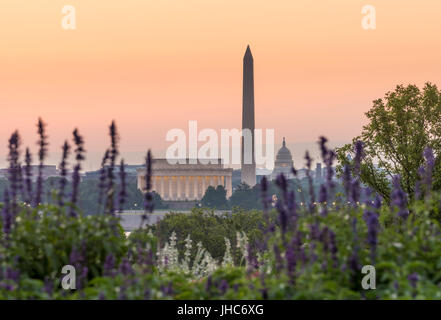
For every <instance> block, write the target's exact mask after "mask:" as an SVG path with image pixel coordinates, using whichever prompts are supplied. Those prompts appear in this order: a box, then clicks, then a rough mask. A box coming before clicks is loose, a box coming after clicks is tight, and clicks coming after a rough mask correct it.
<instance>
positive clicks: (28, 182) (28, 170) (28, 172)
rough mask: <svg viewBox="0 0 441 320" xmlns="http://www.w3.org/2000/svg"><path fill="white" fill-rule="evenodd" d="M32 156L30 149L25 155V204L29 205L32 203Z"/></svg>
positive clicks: (27, 149)
mask: <svg viewBox="0 0 441 320" xmlns="http://www.w3.org/2000/svg"><path fill="white" fill-rule="evenodd" d="M31 164H32V156H31V152H30V151H29V148H26V153H25V168H24V171H25V188H26V197H25V202H26V203H28V204H31V203H32V167H31Z"/></svg>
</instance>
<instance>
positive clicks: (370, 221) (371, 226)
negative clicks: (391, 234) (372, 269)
mask: <svg viewBox="0 0 441 320" xmlns="http://www.w3.org/2000/svg"><path fill="white" fill-rule="evenodd" d="M370 199H371V190H370V189H369V188H367V189H366V204H367V206H366V209H365V212H364V214H363V219H364V221H365V222H366V225H367V229H368V235H367V243H368V244H369V247H370V251H371V261H372V264H374V263H375V258H376V248H377V244H378V229H379V227H380V223H379V221H378V212H376V211H377V210H378V209H379V208H380V206H381V200H379V199H378V195H377V196H376V198H375V201H374V202H373V204H372V201H371V200H370ZM379 203H380V205H379ZM372 209H376V210H375V211H373V210H372Z"/></svg>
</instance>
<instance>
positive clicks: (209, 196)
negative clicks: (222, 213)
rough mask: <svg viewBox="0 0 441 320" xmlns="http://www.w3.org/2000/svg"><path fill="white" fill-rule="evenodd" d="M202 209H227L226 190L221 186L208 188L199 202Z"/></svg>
mask: <svg viewBox="0 0 441 320" xmlns="http://www.w3.org/2000/svg"><path fill="white" fill-rule="evenodd" d="M201 203H202V205H203V206H204V207H207V208H213V209H227V208H228V200H227V190H225V188H224V187H223V186H220V185H219V186H217V187H216V189H215V188H214V187H213V186H209V187H208V188H207V190H206V191H205V194H204V197H203V198H202V200H201Z"/></svg>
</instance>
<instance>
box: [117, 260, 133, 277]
mask: <svg viewBox="0 0 441 320" xmlns="http://www.w3.org/2000/svg"><path fill="white" fill-rule="evenodd" d="M119 271H120V272H121V273H122V274H123V275H125V276H128V275H133V274H135V272H134V271H133V269H132V265H131V264H130V262H129V260H128V259H127V258H124V259H123V260H122V261H121V264H120V266H119Z"/></svg>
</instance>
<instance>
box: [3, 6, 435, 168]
mask: <svg viewBox="0 0 441 320" xmlns="http://www.w3.org/2000/svg"><path fill="white" fill-rule="evenodd" d="M366 4H370V5H374V6H375V8H376V11H377V29H376V30H363V29H362V27H361V19H362V14H361V8H362V7H363V6H364V5H366ZM64 5H74V6H75V7H76V16H77V29H76V30H64V29H63V28H62V27H61V19H62V17H63V15H62V12H61V10H62V7H63V6H64ZM440 12H441V2H440V1H439V0H432V1H429V0H420V1H410V0H387V1H384V0H381V1H378V0H364V1H358V0H333V1H330V0H322V1H311V0H296V1H294V0H289V1H277V0H274V1H258V0H254V1H251V0H246V1H241V0H204V1H202V0H187V1H181V0H179V1H178V0H174V1H171V0H161V1H148V0H145V1H141V0H124V1H116V0H93V1H90V0H32V1H30V0H2V1H1V2H0V40H1V42H0V46H1V50H0V105H1V108H2V111H3V112H2V114H1V117H0V137H1V139H0V150H1V152H0V157H1V160H0V165H1V166H2V167H3V166H5V165H6V162H5V159H6V146H7V140H8V138H9V135H10V134H11V132H12V131H13V130H14V129H18V130H19V131H20V133H21V135H22V138H23V144H24V145H31V146H32V147H33V148H34V150H35V141H36V138H37V137H36V134H35V132H36V127H35V124H36V121H37V118H38V117H39V116H41V117H42V118H43V119H44V120H45V121H46V122H47V123H48V134H49V136H50V143H51V149H50V159H49V162H50V163H54V164H55V163H57V162H58V161H59V159H58V158H59V154H60V152H59V150H58V149H59V147H60V146H61V144H62V142H63V140H64V139H65V138H67V137H69V138H70V136H71V132H72V130H73V128H74V127H75V126H77V127H78V128H79V130H80V132H81V133H82V134H83V135H84V137H85V140H86V149H87V151H88V162H87V163H86V165H85V166H84V169H86V170H89V169H93V168H97V167H98V166H99V157H101V156H102V153H103V152H104V150H105V147H106V146H107V144H108V138H107V131H108V130H107V126H108V125H109V123H110V121H111V120H112V119H115V120H116V121H117V125H118V129H119V132H120V134H121V150H122V154H123V157H124V158H125V159H126V162H128V163H141V162H142V161H143V156H144V153H145V151H146V150H147V148H149V147H150V148H152V149H153V151H154V154H156V155H162V153H163V152H164V150H165V149H166V147H167V146H168V145H169V144H170V143H169V142H166V141H165V135H166V132H167V131H168V130H169V129H172V128H182V129H184V130H187V126H188V121H189V120H197V121H198V126H199V128H200V129H203V128H213V129H216V130H220V129H221V128H240V127H241V112H242V105H241V103H242V97H241V95H242V58H243V54H244V52H245V49H246V45H247V44H250V46H251V50H252V52H253V55H254V68H255V70H254V72H255V92H256V97H255V99H256V110H255V111H256V128H274V129H275V136H276V144H277V145H276V150H277V148H278V147H279V146H280V144H281V140H282V137H283V136H285V137H286V139H287V142H288V147H290V148H291V150H292V152H293V155H294V162H295V163H296V164H297V166H300V165H298V163H299V162H300V161H301V162H302V163H303V161H302V160H301V159H302V156H303V153H304V151H305V148H306V146H308V147H310V149H312V150H313V151H316V149H317V148H316V147H315V146H314V145H311V143H312V144H314V143H315V142H316V141H317V140H318V137H319V136H320V135H326V136H327V137H328V138H329V139H330V140H331V141H334V142H335V143H337V144H338V143H343V142H347V141H349V140H350V139H351V138H352V137H353V136H355V135H357V134H359V132H360V130H361V127H362V125H363V124H364V123H365V121H366V120H365V117H364V113H365V112H366V111H367V110H368V109H369V108H370V106H371V102H372V100H374V99H376V98H380V97H383V96H384V93H385V92H387V91H389V90H393V88H394V87H395V85H397V84H408V83H413V84H417V85H419V86H421V85H423V84H424V82H426V81H431V82H433V83H436V84H438V85H439V86H441V40H440V37H439V35H440V31H441V21H440V20H439V15H440Z"/></svg>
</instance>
